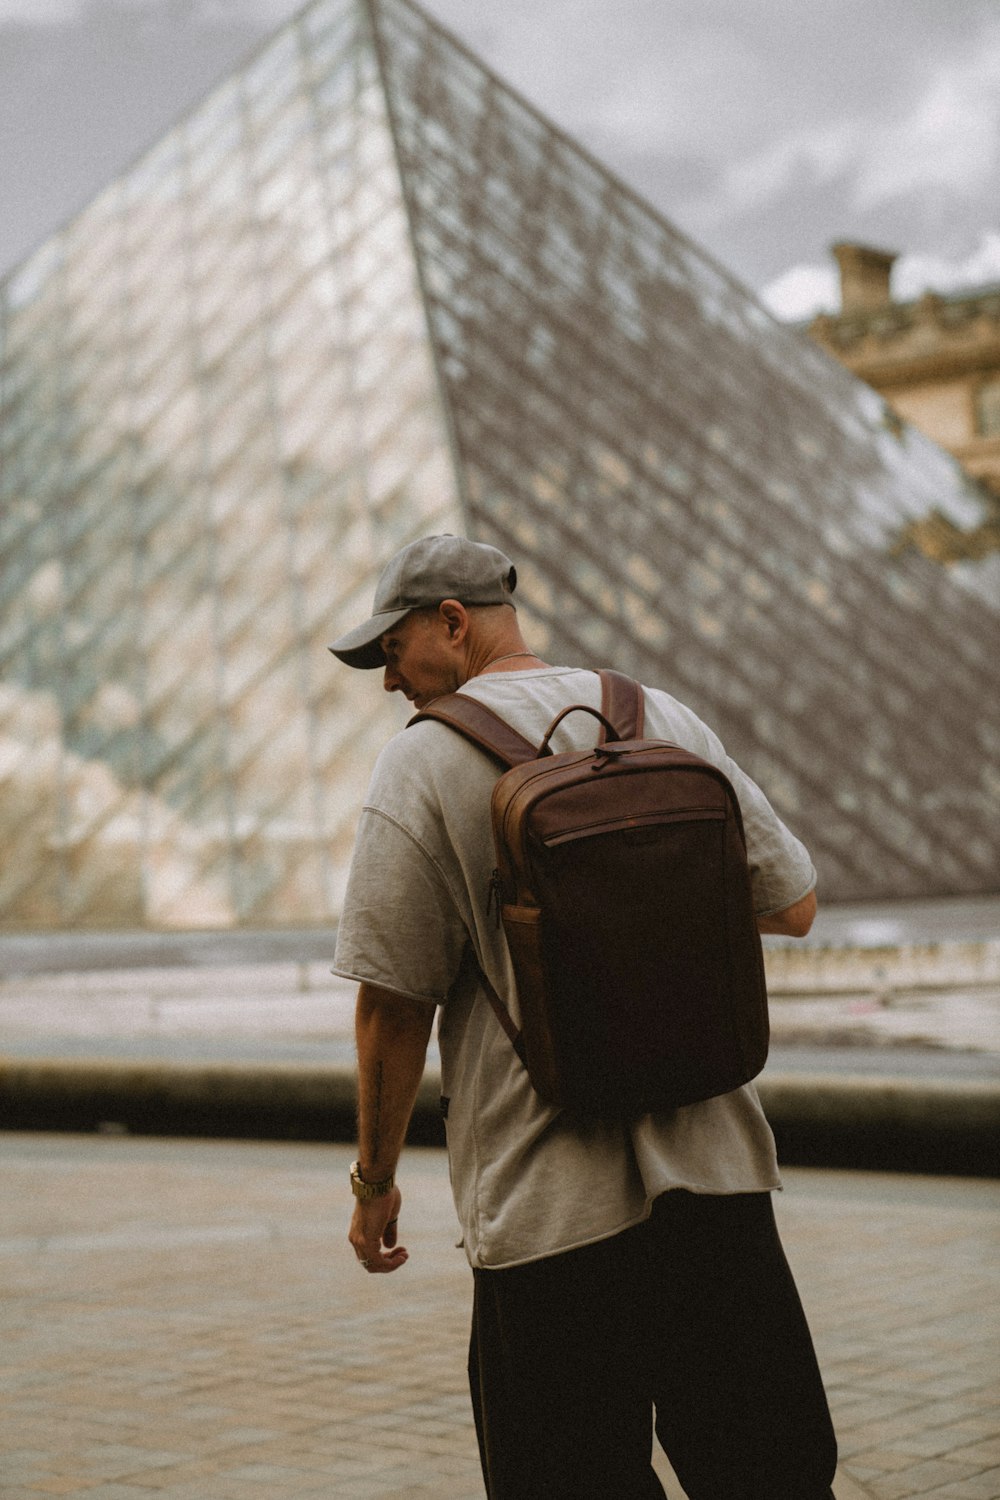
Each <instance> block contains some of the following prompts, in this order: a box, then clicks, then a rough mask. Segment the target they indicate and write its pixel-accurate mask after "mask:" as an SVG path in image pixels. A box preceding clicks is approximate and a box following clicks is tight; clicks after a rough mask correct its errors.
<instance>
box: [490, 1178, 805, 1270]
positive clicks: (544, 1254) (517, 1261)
mask: <svg viewBox="0 0 1000 1500" xmlns="http://www.w3.org/2000/svg"><path fill="white" fill-rule="evenodd" d="M781 1187H782V1185H781V1182H780V1180H779V1181H776V1182H772V1183H769V1184H768V1185H767V1186H765V1187H762V1186H760V1185H759V1184H757V1185H755V1186H754V1187H727V1188H718V1187H711V1186H708V1185H706V1184H697V1183H691V1182H678V1183H674V1184H673V1185H672V1186H671V1187H668V1188H664V1189H663V1192H662V1193H654V1194H653V1196H652V1197H651V1198H647V1199H646V1202H645V1205H644V1207H643V1210H642V1212H641V1213H639V1214H636V1215H635V1217H634V1218H630V1219H625V1220H624V1221H623V1222H622V1223H621V1224H618V1225H616V1226H615V1228H614V1229H607V1230H604V1231H602V1232H601V1233H600V1234H593V1235H590V1236H589V1237H588V1238H586V1239H581V1240H572V1241H571V1242H570V1243H568V1244H565V1245H559V1246H558V1247H557V1248H555V1249H551V1250H540V1251H537V1252H533V1253H532V1254H531V1255H521V1256H515V1257H514V1258H512V1259H509V1260H508V1259H504V1260H489V1261H486V1260H484V1259H483V1258H482V1256H481V1255H478V1256H476V1257H475V1258H473V1256H472V1255H469V1253H468V1241H467V1240H466V1244H465V1247H464V1248H465V1249H466V1254H467V1255H468V1259H469V1264H470V1266H471V1267H472V1269H473V1270H474V1271H510V1270H513V1269H514V1268H515V1267H516V1266H530V1265H533V1264H534V1263H535V1262H537V1261H540V1260H552V1259H553V1258H554V1257H555V1256H557V1255H569V1254H570V1253H571V1252H572V1251H573V1250H585V1249H586V1248H587V1246H588V1245H600V1244H603V1243H604V1241H605V1240H613V1239H614V1238H615V1236H616V1235H619V1234H625V1233H626V1232H627V1231H628V1230H629V1229H635V1228H636V1227H637V1226H638V1225H639V1224H645V1222H646V1220H647V1219H648V1218H649V1217H650V1215H651V1214H652V1212H653V1204H654V1203H655V1202H656V1200H657V1198H662V1197H663V1194H664V1193H678V1192H682V1193H694V1194H695V1195H696V1196H698V1197H702V1198H735V1197H736V1196H738V1195H739V1194H741V1193H776V1192H780V1191H781Z"/></svg>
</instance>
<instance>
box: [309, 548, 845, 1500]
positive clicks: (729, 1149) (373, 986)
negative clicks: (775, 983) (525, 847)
mask: <svg viewBox="0 0 1000 1500" xmlns="http://www.w3.org/2000/svg"><path fill="white" fill-rule="evenodd" d="M515 584H516V574H515V570H514V567H513V565H512V564H511V562H510V559H509V558H507V557H505V556H504V555H503V553H501V552H499V551H498V550H497V549H495V548H493V547H489V546H485V545H482V544H478V543H474V542H469V541H467V540H465V539H464V538H460V537H452V536H444V537H428V538H425V539H424V540H422V541H418V542H415V543H413V544H412V545H411V546H409V547H406V548H404V549H403V550H402V551H401V552H400V553H398V554H397V555H396V556H395V557H394V558H393V559H392V560H391V562H390V563H389V564H388V566H387V567H386V569H385V570H384V572H383V574H382V576H381V578H380V579H379V583H378V586H377V588H376V592H375V603H374V612H373V614H372V616H371V618H370V619H369V620H367V621H366V622H365V623H364V624H362V625H360V626H359V627H357V629H355V630H353V631H351V632H349V633H348V634H347V635H345V636H343V637H342V638H341V639H340V640H338V641H336V642H335V643H334V645H333V646H331V648H330V649H331V651H333V652H334V654H335V655H336V656H337V657H339V658H340V660H341V661H343V662H345V663H346V664H347V665H348V666H352V667H358V668H362V669H374V668H382V669H383V672H384V687H385V689H386V691H387V692H401V693H403V694H404V695H405V697H406V698H407V699H409V701H410V702H411V703H412V704H413V705H414V707H415V708H416V709H420V708H423V707H424V706H425V705H426V704H428V703H430V702H431V701H432V700H433V699H435V698H437V697H439V696H440V695H441V694H443V693H450V692H454V691H456V690H457V689H459V688H461V689H462V690H463V692H465V693H467V694H469V695H471V696H474V697H475V698H477V699H479V700H481V701H482V702H483V703H485V704H487V705H488V706H489V707H490V708H492V709H493V710H494V711H495V712H496V713H498V714H499V715H500V716H501V717H502V718H505V719H507V720H508V721H509V722H510V723H512V724H513V725H514V727H515V728H516V729H518V730H519V731H520V732H521V734H522V735H524V736H525V737H526V738H528V739H529V740H531V741H533V742H534V743H537V742H538V741H539V740H540V739H541V738H542V736H543V734H544V732H545V730H546V729H547V727H548V726H549V724H550V723H551V721H552V720H553V718H555V716H556V714H557V713H558V712H559V711H560V709H562V708H564V707H566V706H567V705H568V704H570V703H581V702H584V703H589V704H591V705H592V706H594V707H597V706H598V704H599V702H600V688H599V683H598V678H597V675H596V673H593V672H585V671H579V670H576V669H573V668H567V667H553V666H549V665H547V664H546V663H545V662H544V661H542V660H541V659H540V658H539V657H538V656H536V655H535V654H534V652H533V651H532V650H531V648H530V647H529V646H528V645H527V644H526V643H525V641H524V639H523V637H522V635H521V632H520V629H519V626H518V620H517V614H516V611H515V607H514V603H513V598H512V595H513V592H514V588H515ZM645 712H646V729H645V733H646V736H647V737H648V738H660V739H668V740H671V741H674V742H675V743H680V744H681V745H684V746H685V747H687V748H688V749H690V750H692V751H695V752H696V753H697V754H699V755H701V756H703V757H704V758H705V759H707V760H710V761H712V762H713V763H714V764H716V765H718V766H719V767H720V768H721V769H722V770H723V771H724V772H725V773H726V775H727V776H728V777H729V779H730V780H731V781H732V783H733V785H734V786H735V788H736V791H737V795H738V797H739V800H740V804H741V810H742V813H743V820H744V825H745V829H746V835H747V844H748V854H749V859H750V864H751V870H752V876H753V890H754V903H755V910H756V912H757V913H758V925H759V927H760V930H761V931H762V932H778V933H787V934H791V935H793V936H801V935H804V934H805V933H806V932H807V931H808V930H809V927H810V924H811V922H812V919H813V915H814V913H815V909H816V900H815V895H814V885H815V872H814V870H813V867H812V863H811V861H810V860H809V857H808V855H807V853H806V851H805V849H804V848H803V847H802V845H801V844H800V843H799V842H798V840H797V839H795V838H794V837H793V835H792V834H791V833H790V832H789V831H788V829H787V828H785V827H784V825H783V824H782V823H781V822H780V820H779V819H778V817H777V816H776V814H775V813H774V811H773V810H772V808H771V807H770V805H769V803H768V802H767V800H766V798H765V797H764V796H763V794H762V793H761V791H760V790H759V789H758V788H757V787H756V786H755V785H754V784H753V782H751V781H750V780H749V778H748V777H747V776H745V775H744V774H743V772H742V771H740V769H739V767H737V766H736V765H735V764H734V763H733V762H732V761H731V760H730V759H729V757H728V756H727V755H726V753H725V751H724V750H723V748H722V745H721V744H720V743H719V741H718V739H717V738H716V737H715V735H714V734H713V733H712V732H711V730H709V729H708V728H707V727H706V726H705V725H704V724H702V723H701V722H700V720H698V719H697V718H696V717H695V715H694V714H693V713H691V712H690V710H688V709H687V708H685V707H684V706H683V705H681V704H680V703H678V702H677V701H676V700H675V699H673V698H671V697H670V696H669V695H667V694H666V693H663V692H659V691H656V690H651V689H648V688H647V689H645ZM588 736H589V738H588ZM593 737H594V731H593V721H592V719H591V718H590V716H589V715H584V714H578V715H571V716H569V718H568V719H567V720H565V721H564V722H563V724H562V725H561V726H560V728H559V729H558V730H557V732H556V738H555V740H554V741H553V748H554V749H555V750H556V751H559V750H562V749H569V748H575V747H578V748H585V747H587V746H588V745H590V744H591V743H593ZM497 775H498V770H497V766H496V764H495V763H494V762H493V760H492V759H491V758H490V757H489V756H487V755H485V754H483V753H482V752H481V751H480V750H478V749H477V748H476V747H475V746H473V745H471V744H470V743H468V742H467V741H466V740H465V739H464V738H463V737H462V736H460V735H458V734H456V733H454V732H453V731H452V730H451V729H449V728H448V727H447V726H445V725H443V724H440V723H436V722H428V721H422V722H421V723H419V724H416V725H414V726H412V727H411V728H408V729H406V730H405V731H404V732H403V733H401V734H399V735H397V736H396V737H395V738H394V739H393V740H391V741H390V743H389V744H388V745H387V746H386V747H385V749H384V750H383V752H382V754H381V755H380V757H379V760H378V763H377V765H376V767H375V771H374V774H373V777H372V781H371V786H370V788H369V792H368V797H367V800H366V804H365V807H364V810H363V812H362V816H361V821H360V825H359V830H358V837H357V844H356V847H355V854H354V861H353V864H352V868H351V876H350V882H349V887H348V892H347V897H346V901H345V909H344V914H343V919H342V922H341V927H340V933H339V937H338V944H337V957H336V971H337V972H338V973H340V974H342V975H344V976H345V977H348V978H352V979H354V980H356V981H358V983H359V984H360V990H359V994H358V1005H357V1046H358V1079H359V1082H358V1092H359V1107H358V1117H359V1146H358V1162H357V1164H356V1167H355V1169H354V1170H353V1171H352V1186H353V1188H354V1192H355V1196H356V1204H355V1209H354V1215H353V1219H352V1222H351V1227H350V1235H349V1238H350V1242H351V1244H352V1246H353V1247H354V1251H355V1254H356V1256H357V1258H358V1260H359V1261H360V1263H361V1265H362V1266H363V1267H364V1268H365V1269H366V1270H367V1271H368V1272H369V1273H370V1274H381V1273H385V1272H392V1271H396V1270H398V1269H399V1268H400V1267H401V1266H402V1265H403V1264H404V1263H405V1261H406V1258H407V1252H406V1250H405V1249H404V1248H403V1246H402V1245H401V1244H400V1243H399V1241H398V1237H397V1222H398V1218H399V1214H400V1206H401V1197H400V1191H399V1188H398V1186H397V1185H396V1182H395V1172H396V1165H397V1161H398V1158H399V1154H400V1151H401V1149H402V1146H403V1142H404V1137H405V1133H406V1128H407V1123H408V1121H409V1118H410V1114H411V1111H412V1108H413V1103H414V1100H415V1097H416V1092H417V1087H418V1085H419V1082H420V1078H421V1074H422V1072H423V1067H424V1058H425V1053H426V1048H427V1043H428V1039H429V1037H430V1032H431V1026H432V1022H433V1019H434V1015H435V1010H436V1007H438V1006H440V1008H441V1014H440V1025H439V1043H440V1050H441V1068H442V1082H443V1092H444V1095H445V1096H446V1098H447V1101H448V1105H447V1116H446V1129H447V1136H448V1151H449V1161H450V1167H451V1177H452V1186H453V1191H454V1196H455V1203H456V1208H457V1210H458V1216H459V1220H460V1222H461V1225H462V1229H463V1234H464V1240H463V1243H464V1248H465V1252H466V1255H467V1257H468V1259H469V1262H470V1264H471V1266H472V1268H473V1276H474V1297H473V1326H472V1340H471V1347H470V1360H469V1374H470V1384H471V1390H472V1402H473V1410H474V1414H475V1419H476V1430H477V1435H478V1438H479V1446H480V1454H481V1458H482V1464H483V1473H484V1477H485V1481H486V1489H487V1494H488V1495H489V1497H490V1500H570V1497H572V1500H646V1497H657V1496H658V1497H662V1495H663V1490H662V1488H661V1486H660V1484H659V1481H658V1480H657V1478H656V1476H655V1474H654V1472H653V1470H652V1467H651V1464H650V1454H651V1438H652V1422H653V1409H654V1406H655V1411H656V1433H657V1436H658V1437H659V1439H660V1442H661V1443H662V1445H663V1447H664V1449H665V1450H666V1452H667V1454H668V1456H669V1458H670V1460H671V1462H672V1464H673V1466H674V1468H675V1470H676V1472H677V1475H678V1477H679V1479H680V1480H681V1483H682V1484H683V1485H684V1487H685V1490H686V1491H687V1494H688V1496H689V1500H829V1497H830V1496H831V1490H830V1485H831V1482H832V1479H833V1475H834V1470H835V1466H836V1449H835V1442H834V1437H833V1432H832V1428H831V1424H830V1418H829V1413H828V1410H827V1405H826V1398H825V1396H824V1393H823V1388H822V1384H821V1381H820V1377H819V1372H818V1369H817V1366H816V1360H815V1356H814V1353H813V1348H812V1343H811V1339H810V1336H809V1332H808V1328H807V1326H806V1322H805V1319H804V1316H803V1313H802V1309H801V1306H800V1303H799V1300H798V1295H797V1293H796V1290H795V1286H794V1283H793V1281H792V1278H791V1274H790V1272H789V1270H788V1266H787V1264H786V1262H785V1259H784V1255H783V1253H782V1250H781V1246H780V1243H779V1241H778V1237H777V1232H776V1229H775V1226H774V1219H773V1214H772V1209H771V1199H770V1193H771V1192H772V1190H774V1189H775V1188H777V1187H779V1186H780V1182H779V1178H778V1172H777V1165H776V1161H775V1154H774V1142H773V1137H772V1135H771V1132H770V1129H769V1128H768V1125H767V1123H766V1121H765V1119H764V1116H763V1113H762V1112H761V1108H760V1104H759V1102H758V1099H757V1094H756V1091H755V1089H754V1088H753V1086H752V1085H747V1086H746V1087H744V1088H742V1089H739V1090H736V1091H735V1092H733V1093H730V1094H726V1095H724V1096H722V1097H721V1098H715V1099H710V1100H707V1101H705V1102H704V1103H700V1104H694V1105H690V1106H687V1107H685V1108H682V1109H677V1110H671V1111H665V1112H663V1113H662V1114H656V1115H647V1116H644V1117H643V1118H641V1119H639V1120H637V1121H635V1122H632V1123H630V1124H620V1123H612V1122H604V1121H600V1122H595V1121H593V1120H588V1121H587V1122H585V1123H584V1122H581V1121H580V1120H579V1119H575V1118H571V1117H570V1116H569V1115H568V1114H567V1112H565V1111H560V1110H556V1109H553V1108H551V1107H549V1106H548V1105H546V1104H544V1103H543V1102H542V1100H541V1099H540V1098H539V1096H538V1095H537V1094H536V1093H535V1091H534V1089H533V1088H532V1085H531V1083H530V1081H529V1079H528V1076H527V1073H526V1072H525V1070H524V1068H523V1066H522V1064H521V1062H520V1060H519V1059H518V1057H517V1055H516V1053H515V1051H514V1048H513V1047H512V1045H511V1043H510V1041H509V1039H508V1037H507V1036H506V1035H505V1033H504V1031H503V1030H502V1029H501V1026H500V1024H499V1022H498V1020H497V1018H496V1016H495V1014H494V1012H493V1010H492V1009H491V1008H490V1005H489V1004H488V1003H487V1000H486V996H485V993H484V991H483V989H482V988H481V985H480V982H479V974H480V971H482V972H484V973H485V974H486V975H487V976H488V977H489V980H490V982H491V983H492V984H493V986H494V987H495V988H496V989H497V990H498V991H499V993H500V994H501V995H502V996H503V997H504V998H505V1000H506V1002H507V1003H508V1005H509V1007H510V1008H511V1010H512V1011H513V1012H514V1015H515V1017H516V1015H517V1000H516V994H515V992H514V986H513V981H512V977H511V969H510V961H509V957H508V954H507V952H506V948H505V942H504V938H503V934H502V932H501V931H499V930H498V926H497V923H496V919H495V914H493V913H491V912H490V911H489V909H488V906H489V891H490V877H491V873H492V870H493V865H494V852H493V846H492V833H491V826H490V814H489V803H490V793H491V790H492V786H493V784H494V782H495V780H496V777H497Z"/></svg>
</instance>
